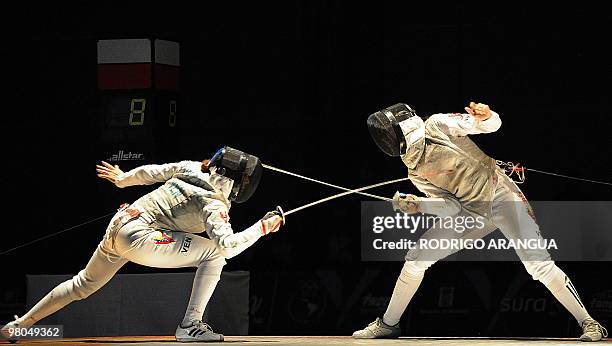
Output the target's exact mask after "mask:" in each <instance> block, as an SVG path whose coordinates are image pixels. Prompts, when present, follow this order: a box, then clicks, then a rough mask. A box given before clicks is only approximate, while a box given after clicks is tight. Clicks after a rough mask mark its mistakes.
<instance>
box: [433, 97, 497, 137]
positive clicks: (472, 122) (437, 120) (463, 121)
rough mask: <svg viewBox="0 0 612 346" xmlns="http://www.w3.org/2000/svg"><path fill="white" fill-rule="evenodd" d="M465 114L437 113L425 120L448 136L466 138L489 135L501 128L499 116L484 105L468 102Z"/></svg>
mask: <svg viewBox="0 0 612 346" xmlns="http://www.w3.org/2000/svg"><path fill="white" fill-rule="evenodd" d="M465 111H466V112H467V113H449V114H446V113H439V114H434V115H432V116H430V117H429V119H428V120H427V122H428V123H430V124H432V125H434V126H436V127H437V128H439V129H440V130H441V131H442V132H444V133H446V134H447V135H449V136H467V135H475V134H480V133H491V132H495V131H497V130H498V129H499V128H500V127H501V119H500V117H499V114H497V113H496V112H494V111H492V110H491V109H490V108H489V106H488V105H486V104H484V103H474V102H470V105H469V107H465Z"/></svg>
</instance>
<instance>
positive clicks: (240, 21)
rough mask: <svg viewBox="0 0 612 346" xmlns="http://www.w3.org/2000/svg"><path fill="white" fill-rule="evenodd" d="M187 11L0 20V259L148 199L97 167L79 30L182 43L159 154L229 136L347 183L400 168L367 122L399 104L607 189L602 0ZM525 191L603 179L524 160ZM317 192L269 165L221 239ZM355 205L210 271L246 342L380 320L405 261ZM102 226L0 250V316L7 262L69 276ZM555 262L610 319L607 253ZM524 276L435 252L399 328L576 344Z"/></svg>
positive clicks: (48, 14)
mask: <svg viewBox="0 0 612 346" xmlns="http://www.w3.org/2000/svg"><path fill="white" fill-rule="evenodd" d="M191 4H193V2H183V3H181V4H178V3H176V2H165V3H161V2H159V3H156V2H129V3H127V2H126V3H123V2H122V3H114V4H113V3H106V2H97V3H96V4H95V5H94V4H90V5H85V4H83V5H78V6H74V5H73V6H70V7H68V6H66V7H65V8H62V7H59V6H53V7H51V6H47V7H45V6H43V7H41V5H37V6H30V7H27V8H26V7H22V8H19V9H17V10H11V11H9V12H7V13H6V15H7V16H9V17H10V16H13V18H12V19H11V20H10V21H7V22H5V23H4V25H5V26H6V28H5V36H6V41H5V45H4V47H3V50H5V53H4V54H3V56H4V59H6V60H7V61H6V62H5V63H4V71H3V74H4V78H3V80H4V86H5V88H6V89H7V90H9V93H7V94H5V95H8V96H6V98H5V102H3V103H4V109H3V113H4V114H3V116H4V121H3V125H2V129H3V142H2V145H3V148H4V154H5V157H4V160H3V166H4V169H3V170H2V190H3V196H5V198H4V200H5V205H6V206H7V207H8V209H6V208H7V207H5V219H8V220H9V222H8V224H5V229H4V232H3V237H2V246H1V249H2V250H3V251H4V250H6V249H10V248H12V247H14V246H17V245H19V244H22V243H25V242H28V241H30V240H34V239H37V238H39V237H42V236H44V235H46V234H50V233H53V232H56V231H59V230H62V229H66V228H68V227H71V226H74V225H77V224H80V223H82V222H86V221H89V220H92V219H94V218H96V217H99V216H102V215H105V214H107V213H110V212H112V211H113V210H114V209H115V208H116V207H117V206H118V205H119V204H120V203H121V202H123V201H131V200H134V199H135V198H136V197H137V196H139V195H140V194H142V193H143V192H146V191H148V188H132V189H128V190H119V189H116V188H114V187H113V186H112V185H111V184H109V183H107V182H105V181H101V180H99V179H98V178H97V177H96V175H95V171H94V165H95V163H97V162H98V160H100V159H104V157H98V156H99V155H100V154H99V151H98V147H97V143H98V142H97V141H98V138H100V136H101V131H102V129H100V128H99V127H97V126H96V124H97V120H98V119H97V118H96V117H98V116H99V115H98V114H99V107H100V104H99V95H98V91H97V89H96V40H98V39H108V38H163V39H170V40H175V41H178V42H180V45H181V46H180V49H181V52H180V54H181V72H180V73H181V74H180V102H179V117H178V119H177V130H178V131H179V134H180V136H179V138H178V139H177V140H176V143H175V145H174V146H173V147H172V150H171V152H172V159H173V160H175V161H178V160H183V159H193V160H200V159H204V158H207V157H209V156H210V155H211V154H212V153H213V152H214V150H215V149H216V148H217V147H219V146H221V145H223V144H227V145H231V146H234V147H237V148H241V149H243V150H245V151H247V152H250V153H253V154H256V155H258V156H259V157H260V158H262V160H263V161H264V162H265V163H268V164H271V165H274V166H277V167H280V168H284V169H287V170H291V171H295V172H298V173H302V174H305V175H307V176H311V177H315V178H318V179H321V180H324V181H329V182H332V183H336V184H339V185H343V186H348V187H357V186H363V185H366V184H371V183H375V182H379V181H383V180H387V179H391V178H397V177H403V176H405V174H406V169H405V167H404V166H403V165H402V163H401V162H400V161H399V160H398V159H391V158H389V157H386V156H385V155H384V154H382V153H381V152H379V151H378V149H377V148H376V146H375V145H374V144H373V142H372V141H371V139H370V137H369V134H368V132H367V128H366V126H365V119H366V117H367V116H368V115H369V114H370V113H372V112H374V111H376V110H378V109H381V108H384V107H386V106H388V105H391V104H394V103H397V102H406V103H409V104H411V105H412V106H413V107H414V108H416V110H417V112H418V113H419V114H421V115H428V114H431V113H436V112H460V111H462V109H463V106H464V105H466V104H467V103H468V102H469V101H477V102H484V103H487V104H489V105H491V108H492V109H494V110H496V111H497V112H499V113H500V114H501V116H502V120H503V121H504V124H503V126H502V128H501V129H500V130H499V131H498V132H496V133H494V134H490V135H485V136H476V137H475V141H477V143H478V144H479V145H481V147H482V148H483V149H484V150H485V152H487V153H489V154H490V155H491V156H493V157H495V158H498V159H501V160H511V161H518V162H521V163H523V164H525V166H527V167H533V168H536V169H541V170H549V171H554V172H558V173H563V174H569V175H575V176H579V177H585V178H591V179H599V180H608V181H609V180H611V179H610V178H609V175H610V174H609V172H610V168H611V167H610V162H609V157H610V149H609V148H610V145H611V144H612V140H611V139H610V136H609V127H610V125H612V120H610V115H611V114H612V112H611V111H612V105H611V102H610V83H611V82H612V62H611V61H612V60H611V59H610V48H609V47H610V39H609V38H610V34H611V29H610V23H609V18H608V15H607V12H606V11H604V10H603V9H602V8H597V7H593V8H591V7H588V6H587V5H585V4H582V3H580V4H573V5H572V6H567V7H559V6H555V7H554V8H551V7H542V8H535V7H533V6H532V5H529V6H528V5H527V4H516V5H513V6H508V7H498V8H496V9H495V10H493V9H489V8H483V7H481V6H477V5H476V4H473V5H471V6H467V5H461V4H444V3H441V2H434V3H431V4H430V5H426V4H419V5H415V3H414V2H384V3H383V2H367V3H362V4H354V3H353V2H339V1H338V2H332V1H279V2H270V3H267V2H266V3H262V2H248V3H242V2H237V1H232V2H223V3H221V2H213V3H208V2H203V3H202V5H201V6H196V5H191ZM124 168H126V169H128V168H132V167H131V166H130V165H129V164H126V165H124ZM522 188H523V190H524V192H525V194H526V195H527V196H528V198H530V199H531V200H606V199H608V193H609V192H612V190H611V188H610V187H607V186H604V185H596V184H588V183H581V182H575V181H570V180H564V179H561V178H556V177H550V176H544V175H536V174H535V173H534V174H531V175H528V181H527V183H526V184H524V185H523V186H522ZM397 189H399V190H402V191H405V192H412V193H416V191H415V189H414V187H412V186H411V185H410V184H408V183H406V184H401V185H397V186H390V187H388V188H381V189H378V190H376V193H379V194H384V195H388V196H390V195H392V194H393V192H394V191H395V190H397ZM335 192H336V191H334V190H331V189H328V188H325V187H322V186H318V185H314V184H313V183H309V182H306V181H301V180H297V179H295V178H292V177H288V176H283V175H279V174H278V173H275V172H270V171H267V172H265V175H264V178H263V180H262V183H261V185H260V188H259V190H258V192H257V193H256V194H255V195H254V197H253V198H252V199H251V200H250V201H249V202H248V203H245V204H243V205H234V207H233V208H232V223H233V225H234V226H235V229H236V230H240V229H243V228H244V227H247V226H249V225H251V224H252V223H253V222H255V221H257V220H258V219H259V218H260V217H261V216H262V215H263V214H264V213H265V212H266V211H268V210H270V209H272V208H274V207H275V206H276V205H282V206H283V207H284V208H285V209H291V208H294V207H297V206H300V205H302V204H304V203H307V202H310V201H312V200H315V199H318V198H322V197H324V196H327V195H330V194H333V193H335ZM361 200H362V199H361V198H358V197H356V196H349V197H346V198H342V199H338V200H334V201H332V202H329V203H327V204H325V205H320V206H316V207H313V208H310V209H307V210H304V211H303V212H300V213H296V214H294V215H291V216H290V217H288V220H287V221H288V222H287V225H286V226H285V227H284V228H283V229H282V231H281V232H280V233H278V234H275V235H272V236H270V237H267V238H265V239H262V240H261V241H260V242H258V244H257V245H256V246H254V247H253V248H252V249H249V250H248V251H247V252H246V253H245V254H243V255H242V256H239V257H237V258H235V259H232V260H231V261H230V262H229V264H228V266H227V267H226V269H228V270H233V269H247V270H251V271H252V287H251V289H252V306H251V311H252V312H251V313H252V316H251V317H252V318H251V333H253V334H281V335H282V334H296V333H300V334H307V335H308V334H310V335H321V334H328V335H347V334H350V333H351V332H352V331H353V330H355V329H357V328H358V327H362V326H364V325H365V323H367V322H370V321H371V320H373V319H374V317H375V316H377V315H381V314H382V312H384V308H385V307H386V303H387V300H388V298H389V295H390V293H391V290H392V288H393V285H394V283H395V280H396V277H397V274H398V273H399V270H400V268H401V265H402V263H401V262H389V263H364V262H361V260H360V253H359V249H360V244H359V239H360V237H359V234H358V233H357V232H359V231H358V230H359V215H358V213H359V206H360V201H361ZM107 221H108V219H103V220H100V221H98V222H93V223H90V224H88V225H86V226H84V227H79V228H76V229H74V230H71V231H69V232H66V233H63V234H62V235H59V236H57V237H54V238H50V239H47V240H44V241H42V242H38V243H36V244H33V245H31V246H28V247H24V248H21V249H18V250H15V251H13V252H11V253H9V254H5V255H2V256H1V261H2V262H1V263H2V284H1V292H0V310H1V314H2V315H1V316H0V318H2V321H4V320H8V319H9V318H11V316H12V314H14V313H22V312H23V304H24V302H25V296H24V294H25V279H24V275H25V274H65V273H76V272H77V271H78V270H80V269H81V268H82V267H83V265H84V264H85V263H86V261H87V260H88V258H89V256H90V255H91V253H92V251H93V250H94V248H95V246H96V244H97V242H98V241H99V239H100V238H101V236H102V234H103V231H104V229H105V226H106V223H107ZM559 266H560V267H561V268H562V269H564V270H565V271H566V272H567V273H568V274H569V275H570V276H571V277H572V278H573V280H574V283H575V285H576V286H577V287H578V289H579V291H580V292H581V294H582V296H583V300H584V301H585V304H586V305H587V308H589V309H590V310H591V312H592V314H593V315H594V317H595V318H599V319H601V320H602V321H604V322H607V321H612V282H611V280H610V269H611V266H610V264H609V263H603V262H602V263H560V264H559ZM187 270H192V269H187ZM163 271H164V270H158V269H151V268H144V267H139V266H137V265H132V264H129V265H127V266H126V267H124V269H123V270H122V272H128V273H139V272H163ZM529 280H530V278H529V277H528V275H527V273H526V272H525V271H524V270H523V269H522V265H521V264H520V263H439V264H437V265H435V266H434V267H432V268H431V269H430V270H429V271H428V275H427V276H426V278H425V280H424V283H423V285H422V287H421V289H420V291H419V292H418V293H417V295H416V296H415V299H414V302H413V304H411V306H410V308H409V311H408V313H407V314H406V315H405V316H404V319H403V322H402V323H403V330H404V334H406V335H464V336H467V335H483V336H487V335H490V336H524V335H546V336H574V335H576V333H577V327H576V326H575V323H574V322H572V320H571V316H570V315H569V314H568V313H566V312H564V311H561V310H560V309H561V307H560V306H559V305H558V304H557V303H556V302H554V301H553V300H551V295H550V294H549V293H548V292H547V291H546V290H545V288H544V287H543V286H542V285H541V284H540V283H539V282H533V281H529ZM300 304H301V305H300ZM305 304H306V305H308V304H309V305H308V306H309V307H310V309H307V308H306V307H305V306H306V305H305Z"/></svg>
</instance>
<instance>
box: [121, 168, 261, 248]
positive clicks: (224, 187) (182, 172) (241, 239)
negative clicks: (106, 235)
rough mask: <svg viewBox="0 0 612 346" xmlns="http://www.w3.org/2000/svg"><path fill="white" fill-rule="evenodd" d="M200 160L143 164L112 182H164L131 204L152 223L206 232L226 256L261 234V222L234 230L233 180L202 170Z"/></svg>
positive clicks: (251, 242) (125, 183)
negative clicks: (231, 209) (232, 211)
mask: <svg viewBox="0 0 612 346" xmlns="http://www.w3.org/2000/svg"><path fill="white" fill-rule="evenodd" d="M200 167H201V163H200V162H196V161H181V162H178V163H168V164H163V165H145V166H140V167H137V168H135V169H133V170H131V171H129V172H125V173H123V174H121V175H119V177H118V179H117V181H116V183H115V185H117V186H118V187H121V188H123V187H126V186H132V185H151V184H155V183H164V184H163V185H161V186H160V187H158V188H157V189H155V190H154V191H152V192H150V193H148V194H146V195H144V196H143V197H141V198H139V199H138V200H137V201H136V202H134V204H133V207H136V208H138V209H140V210H141V211H142V212H143V213H144V214H146V215H147V216H149V217H150V219H151V225H152V227H156V228H162V229H169V230H173V231H182V232H188V233H201V232H204V231H205V232H206V233H207V234H208V237H209V238H210V239H211V240H213V241H214V242H215V244H216V245H217V246H218V248H219V250H220V251H221V253H222V254H223V256H224V257H225V258H231V257H234V256H236V255H237V254H239V253H240V252H242V251H244V250H245V249H246V248H248V247H249V246H251V245H252V244H253V243H255V241H257V239H259V238H260V237H261V236H262V235H263V231H262V225H261V222H257V223H255V224H254V225H253V226H251V227H249V228H247V229H246V230H244V231H242V232H239V233H234V231H233V230H232V225H231V224H230V222H229V214H228V212H229V209H230V207H231V203H230V201H229V200H228V199H227V197H228V196H229V193H230V192H231V190H232V185H233V181H232V180H231V179H228V178H226V177H224V176H221V175H218V174H216V173H215V168H214V167H212V168H211V173H203V172H202V171H201V169H200Z"/></svg>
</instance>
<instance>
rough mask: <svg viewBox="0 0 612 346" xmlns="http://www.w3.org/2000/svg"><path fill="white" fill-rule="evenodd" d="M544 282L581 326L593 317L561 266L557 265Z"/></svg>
mask: <svg viewBox="0 0 612 346" xmlns="http://www.w3.org/2000/svg"><path fill="white" fill-rule="evenodd" d="M542 283H543V284H544V285H545V286H546V288H548V289H549V290H550V292H551V293H552V294H553V295H554V296H555V298H557V300H558V301H559V303H561V305H563V306H564V307H565V308H566V309H567V311H569V312H570V313H571V314H572V315H573V316H574V318H575V319H576V321H577V322H578V324H579V325H580V326H582V322H584V320H586V319H587V318H591V316H590V315H589V313H588V312H587V310H586V308H585V306H584V303H583V302H582V300H581V299H580V296H578V291H577V290H576V288H575V287H574V284H572V281H571V280H570V279H569V277H567V275H565V273H564V272H563V271H562V270H561V269H560V268H559V267H557V266H556V265H555V267H554V268H553V270H552V273H551V275H550V280H549V281H548V282H542Z"/></svg>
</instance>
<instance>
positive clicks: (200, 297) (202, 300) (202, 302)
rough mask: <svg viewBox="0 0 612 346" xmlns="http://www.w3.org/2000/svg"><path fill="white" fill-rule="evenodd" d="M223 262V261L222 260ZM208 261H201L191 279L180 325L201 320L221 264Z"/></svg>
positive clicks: (221, 266) (216, 280) (187, 324)
mask: <svg viewBox="0 0 612 346" xmlns="http://www.w3.org/2000/svg"><path fill="white" fill-rule="evenodd" d="M223 262H225V261H223ZM212 264H213V263H210V262H202V263H201V264H200V266H199V267H198V270H197V271H196V274H195V277H194V279H193V287H192V288H191V297H190V298H189V304H188V305H187V311H186V312H185V317H184V318H183V321H182V322H181V326H184V327H186V326H190V325H191V324H192V322H193V321H200V320H202V316H203V315H204V309H206V305H207V304H208V301H209V300H210V297H212V294H213V292H214V291H215V287H217V283H218V282H219V279H220V278H221V271H222V269H223V264H225V263H223V264H221V265H217V264H215V265H212Z"/></svg>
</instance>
